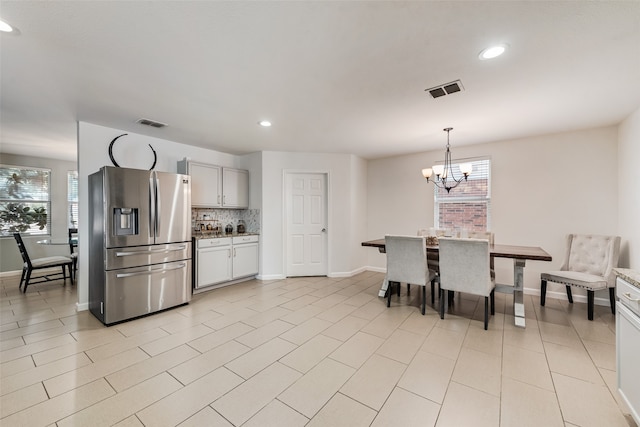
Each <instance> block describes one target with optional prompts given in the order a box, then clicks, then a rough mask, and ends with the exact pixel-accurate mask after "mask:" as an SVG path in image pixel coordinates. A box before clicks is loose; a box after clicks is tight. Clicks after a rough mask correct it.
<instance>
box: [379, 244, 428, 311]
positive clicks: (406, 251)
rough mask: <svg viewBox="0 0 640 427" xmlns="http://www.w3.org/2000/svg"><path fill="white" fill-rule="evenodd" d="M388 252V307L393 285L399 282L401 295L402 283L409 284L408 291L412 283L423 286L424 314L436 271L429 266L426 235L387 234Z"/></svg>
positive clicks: (386, 246) (386, 245)
mask: <svg viewBox="0 0 640 427" xmlns="http://www.w3.org/2000/svg"><path fill="white" fill-rule="evenodd" d="M385 248H386V252H387V281H388V283H389V288H388V290H387V296H388V299H387V307H390V306H391V295H392V294H393V292H392V285H393V284H397V286H398V295H400V284H401V283H406V284H407V293H409V292H410V289H411V288H410V286H411V285H418V286H422V314H425V310H426V300H427V297H426V294H427V290H426V288H427V284H428V283H431V293H432V294H433V292H434V290H435V289H434V280H435V277H436V273H435V272H434V271H433V270H429V268H428V267H427V248H426V242H425V238H424V237H413V236H385Z"/></svg>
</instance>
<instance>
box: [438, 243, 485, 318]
mask: <svg viewBox="0 0 640 427" xmlns="http://www.w3.org/2000/svg"><path fill="white" fill-rule="evenodd" d="M438 245H439V247H440V318H441V319H444V301H445V298H444V291H445V290H446V291H449V292H450V293H451V292H452V291H458V292H465V293H468V294H473V295H480V296H483V297H484V329H485V330H486V329H487V328H488V325H489V300H491V314H492V315H493V314H494V313H495V300H494V292H495V287H496V285H495V280H494V279H493V278H492V277H491V270H490V266H489V263H490V261H489V241H488V240H485V239H470V238H469V239H456V238H447V237H442V238H440V239H439V240H438Z"/></svg>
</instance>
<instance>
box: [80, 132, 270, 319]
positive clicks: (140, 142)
mask: <svg viewBox="0 0 640 427" xmlns="http://www.w3.org/2000/svg"><path fill="white" fill-rule="evenodd" d="M123 133H128V135H127V136H123V137H122V138H120V139H118V140H117V141H116V142H115V144H114V149H113V153H114V158H115V160H116V162H117V163H118V164H119V165H120V166H121V167H130V168H138V169H149V168H150V167H151V165H152V163H153V153H152V152H151V149H150V148H149V146H148V144H151V146H152V147H153V148H154V150H155V151H156V153H157V157H158V162H157V164H156V167H155V170H157V171H163V172H174V173H175V172H177V163H178V160H182V159H183V158H184V157H190V158H192V159H194V160H195V159H198V161H200V162H205V163H211V164H216V165H220V166H226V167H238V168H239V167H241V165H242V161H241V160H240V158H239V157H238V156H234V155H231V154H226V153H220V152H217V151H213V150H207V149H204V148H198V147H193V146H190V145H185V144H180V143H177V142H172V141H167V140H164V139H160V138H153V137H149V136H144V135H138V134H134V133H131V132H125V131H121V130H118V129H111V128H107V127H103V126H98V125H94V124H90V123H85V122H79V123H78V167H79V169H78V179H79V200H80V202H79V219H80V225H79V230H78V231H79V235H80V242H79V246H78V247H79V252H80V257H79V263H80V265H89V262H88V259H89V253H88V250H87V247H88V216H89V205H88V200H89V198H88V188H87V183H88V178H87V177H88V176H89V175H90V174H92V173H94V172H96V171H98V170H99V169H100V168H101V167H102V166H105V165H108V166H112V163H111V160H110V159H109V144H110V142H111V140H113V138H115V137H116V136H118V135H121V134H123ZM158 134H159V135H161V134H162V131H161V130H158ZM253 164H254V163H252V162H251V161H246V163H245V165H249V166H251V165H253ZM249 174H250V176H252V175H253V174H254V171H251V170H249ZM257 175H258V176H259V171H258V172H257ZM254 200H255V199H253V198H252V201H254ZM258 200H259V199H258ZM88 289H89V287H88V272H87V269H86V268H81V269H80V270H79V274H78V308H79V309H81V310H86V309H87V308H88V305H87V304H88V301H89V294H88Z"/></svg>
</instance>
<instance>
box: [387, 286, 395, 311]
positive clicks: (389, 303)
mask: <svg viewBox="0 0 640 427" xmlns="http://www.w3.org/2000/svg"><path fill="white" fill-rule="evenodd" d="M393 284H394V282H392V281H391V280H389V284H388V287H387V307H391V294H392V293H393Z"/></svg>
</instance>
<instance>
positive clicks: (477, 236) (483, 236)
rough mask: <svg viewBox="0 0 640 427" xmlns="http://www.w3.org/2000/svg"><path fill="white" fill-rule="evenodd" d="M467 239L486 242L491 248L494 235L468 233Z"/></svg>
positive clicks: (486, 232) (476, 232)
mask: <svg viewBox="0 0 640 427" xmlns="http://www.w3.org/2000/svg"><path fill="white" fill-rule="evenodd" d="M469 238H471V239H483V240H488V241H489V245H491V246H493V243H494V242H493V240H494V234H493V233H492V232H490V231H469Z"/></svg>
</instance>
